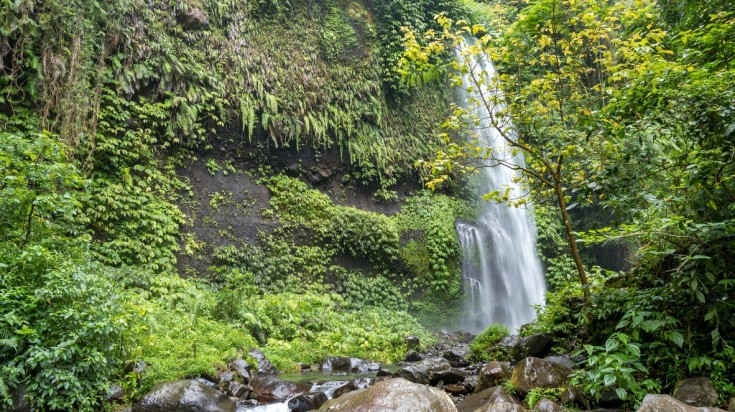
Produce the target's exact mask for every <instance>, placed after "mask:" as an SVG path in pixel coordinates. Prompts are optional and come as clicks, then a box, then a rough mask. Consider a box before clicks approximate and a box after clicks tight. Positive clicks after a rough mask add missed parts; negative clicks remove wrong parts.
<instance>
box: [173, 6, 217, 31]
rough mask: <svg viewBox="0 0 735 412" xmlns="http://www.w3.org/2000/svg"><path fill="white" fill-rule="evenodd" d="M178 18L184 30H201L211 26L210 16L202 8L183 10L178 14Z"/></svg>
mask: <svg viewBox="0 0 735 412" xmlns="http://www.w3.org/2000/svg"><path fill="white" fill-rule="evenodd" d="M176 19H177V20H178V22H179V24H180V25H181V27H183V28H184V30H199V29H205V28H208V27H209V16H207V13H205V12H204V11H202V10H201V9H196V8H192V9H189V10H186V11H183V10H182V11H181V12H179V14H178V15H177V16H176Z"/></svg>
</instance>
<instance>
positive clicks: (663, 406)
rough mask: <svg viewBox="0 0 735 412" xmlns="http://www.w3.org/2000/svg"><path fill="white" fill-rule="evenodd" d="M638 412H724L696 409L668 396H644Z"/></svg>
mask: <svg viewBox="0 0 735 412" xmlns="http://www.w3.org/2000/svg"><path fill="white" fill-rule="evenodd" d="M638 412H724V411H722V409H719V408H707V407H703V408H697V407H694V406H690V405H687V404H685V403H684V402H681V401H679V400H678V399H676V398H674V397H673V396H669V395H650V394H649V395H646V396H645V397H644V398H643V402H641V407H640V408H638Z"/></svg>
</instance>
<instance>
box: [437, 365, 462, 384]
mask: <svg viewBox="0 0 735 412" xmlns="http://www.w3.org/2000/svg"><path fill="white" fill-rule="evenodd" d="M465 379H467V375H466V374H465V373H464V372H462V370H460V369H457V368H449V369H442V370H439V371H436V372H431V373H430V374H429V383H431V384H432V385H436V384H437V383H439V382H442V383H444V384H452V383H460V382H463V381H464V380H465Z"/></svg>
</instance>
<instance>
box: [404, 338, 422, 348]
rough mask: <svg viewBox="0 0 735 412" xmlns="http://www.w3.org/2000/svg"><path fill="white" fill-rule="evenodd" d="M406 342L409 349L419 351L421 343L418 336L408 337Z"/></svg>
mask: <svg viewBox="0 0 735 412" xmlns="http://www.w3.org/2000/svg"><path fill="white" fill-rule="evenodd" d="M404 341H405V342H406V347H407V348H408V349H418V348H419V346H421V341H420V340H419V338H418V337H416V336H406V338H405V339H404Z"/></svg>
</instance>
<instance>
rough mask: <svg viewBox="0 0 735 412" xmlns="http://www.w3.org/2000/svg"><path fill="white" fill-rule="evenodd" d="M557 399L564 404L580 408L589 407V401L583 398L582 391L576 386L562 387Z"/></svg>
mask: <svg viewBox="0 0 735 412" xmlns="http://www.w3.org/2000/svg"><path fill="white" fill-rule="evenodd" d="M559 399H560V400H561V403H563V404H565V405H576V406H579V407H582V408H589V402H587V399H585V397H584V392H582V389H580V388H578V387H576V386H572V387H569V388H566V389H564V391H563V392H562V393H561V395H560V396H559Z"/></svg>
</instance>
